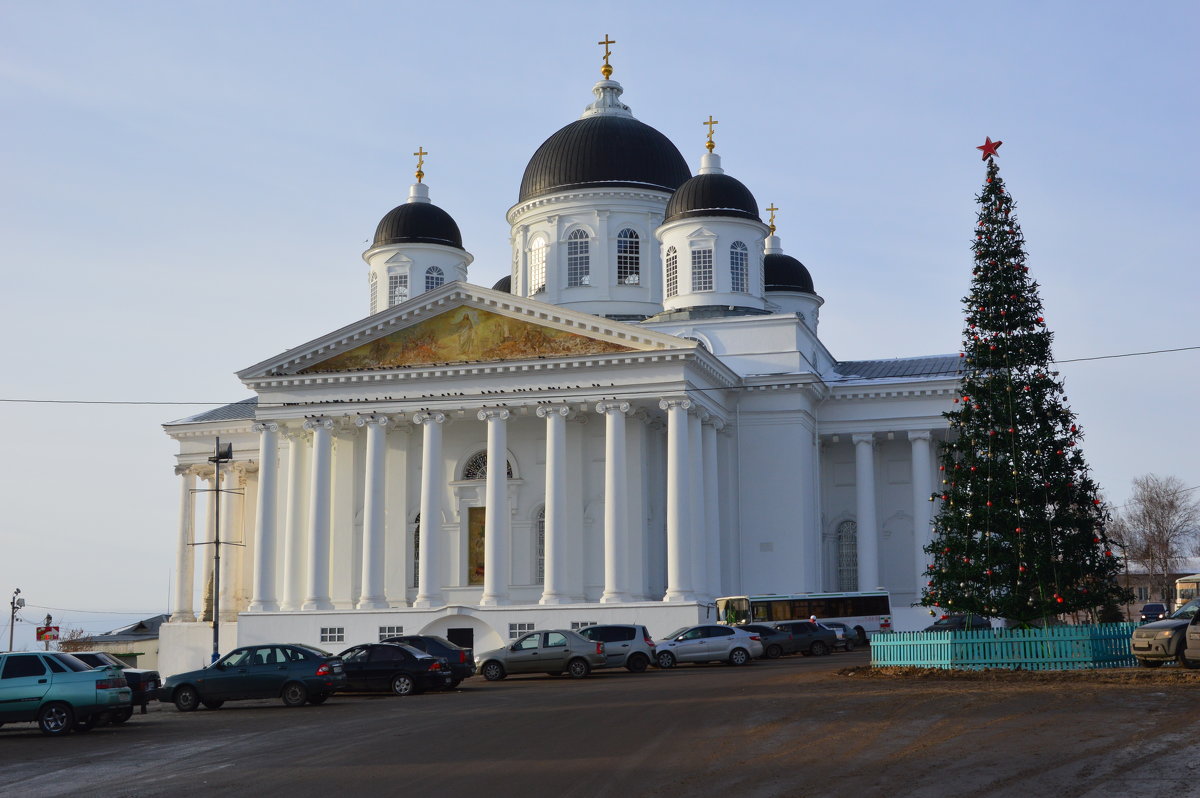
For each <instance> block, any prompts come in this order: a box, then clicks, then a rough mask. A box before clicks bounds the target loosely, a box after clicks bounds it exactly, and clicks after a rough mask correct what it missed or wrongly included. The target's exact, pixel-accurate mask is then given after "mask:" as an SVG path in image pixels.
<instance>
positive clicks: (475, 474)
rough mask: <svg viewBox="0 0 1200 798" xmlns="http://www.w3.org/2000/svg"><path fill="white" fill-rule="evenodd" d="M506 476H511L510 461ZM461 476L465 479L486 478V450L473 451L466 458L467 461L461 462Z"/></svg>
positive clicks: (510, 477)
mask: <svg viewBox="0 0 1200 798" xmlns="http://www.w3.org/2000/svg"><path fill="white" fill-rule="evenodd" d="M507 465H508V470H507V473H508V478H509V479H512V478H513V470H512V463H508V464H507ZM462 478H463V479H464V480H466V479H487V452H485V451H480V452H475V454H473V455H471V456H470V457H468V458H467V462H466V463H464V464H463V470H462Z"/></svg>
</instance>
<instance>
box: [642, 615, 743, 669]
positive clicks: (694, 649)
mask: <svg viewBox="0 0 1200 798" xmlns="http://www.w3.org/2000/svg"><path fill="white" fill-rule="evenodd" d="M762 655H763V644H762V639H761V638H760V637H759V636H758V635H757V634H755V633H754V632H747V631H746V630H745V629H739V628H737V627H736V626H718V625H716V624H713V625H707V624H705V625H700V626H684V627H682V628H680V629H676V630H675V631H674V632H671V634H669V635H667V636H666V637H664V638H662V639H660V640H659V641H658V657H657V659H656V660H655V664H657V665H658V667H660V668H674V667H675V665H676V663H679V662H728V663H729V664H730V665H745V664H747V663H749V662H751V661H752V660H754V659H757V658H758V657H761V656H762Z"/></svg>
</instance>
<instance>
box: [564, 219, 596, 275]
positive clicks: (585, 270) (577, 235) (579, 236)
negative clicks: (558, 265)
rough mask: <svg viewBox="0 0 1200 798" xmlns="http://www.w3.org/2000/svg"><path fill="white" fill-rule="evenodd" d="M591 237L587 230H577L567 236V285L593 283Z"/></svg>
mask: <svg viewBox="0 0 1200 798" xmlns="http://www.w3.org/2000/svg"><path fill="white" fill-rule="evenodd" d="M589 243H590V239H589V238H588V234H587V231H586V230H575V231H574V232H573V233H571V235H569V236H567V285H568V286H576V285H591V282H592V274H591V258H590V256H589V255H588V245H589Z"/></svg>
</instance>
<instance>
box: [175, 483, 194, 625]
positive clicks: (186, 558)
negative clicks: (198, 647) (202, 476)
mask: <svg viewBox="0 0 1200 798" xmlns="http://www.w3.org/2000/svg"><path fill="white" fill-rule="evenodd" d="M175 473H176V474H178V475H179V477H180V480H179V540H178V544H177V545H178V548H177V549H176V550H175V612H173V613H171V621H172V622H174V623H182V622H190V621H194V620H196V610H195V608H194V607H193V605H192V596H193V594H194V592H195V585H194V582H195V547H194V546H193V545H192V543H193V540H192V536H193V535H194V534H195V529H196V502H195V493H193V490H194V487H195V482H196V476H195V473H194V472H193V471H192V469H191V468H190V467H188V466H179V467H178V468H176V469H175Z"/></svg>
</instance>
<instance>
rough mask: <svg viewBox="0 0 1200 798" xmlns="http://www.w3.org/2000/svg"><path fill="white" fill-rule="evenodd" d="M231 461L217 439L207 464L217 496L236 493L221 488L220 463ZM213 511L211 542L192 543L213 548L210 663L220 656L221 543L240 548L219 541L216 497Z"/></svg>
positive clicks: (229, 447) (229, 449) (230, 451)
mask: <svg viewBox="0 0 1200 798" xmlns="http://www.w3.org/2000/svg"><path fill="white" fill-rule="evenodd" d="M231 460H233V444H232V443H227V444H225V446H223V447H222V446H221V439H220V438H217V447H216V453H215V454H213V456H212V457H210V458H208V462H210V463H212V464H213V468H214V470H215V474H214V476H213V485H215V486H216V487H214V488H213V491H215V492H216V493H218V494H221V493H238V492H239V491H237V490H236V489H229V490H226V489H224V488H222V487H221V463H228V462H230V461H231ZM196 492H197V493H206V492H208V491H203V490H201V491H196ZM215 505H216V506H215V507H214V511H213V536H212V540H206V541H199V542H196V543H192V544H190V545H193V546H207V545H209V544H210V543H211V544H212V547H213V592H212V602H213V604H212V661H213V662H216V661H217V658H218V657H220V656H221V543H225V545H227V546H240V545H241V544H240V543H234V542H233V541H222V540H221V498H220V496H219V495H218V497H217V501H216V502H215Z"/></svg>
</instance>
